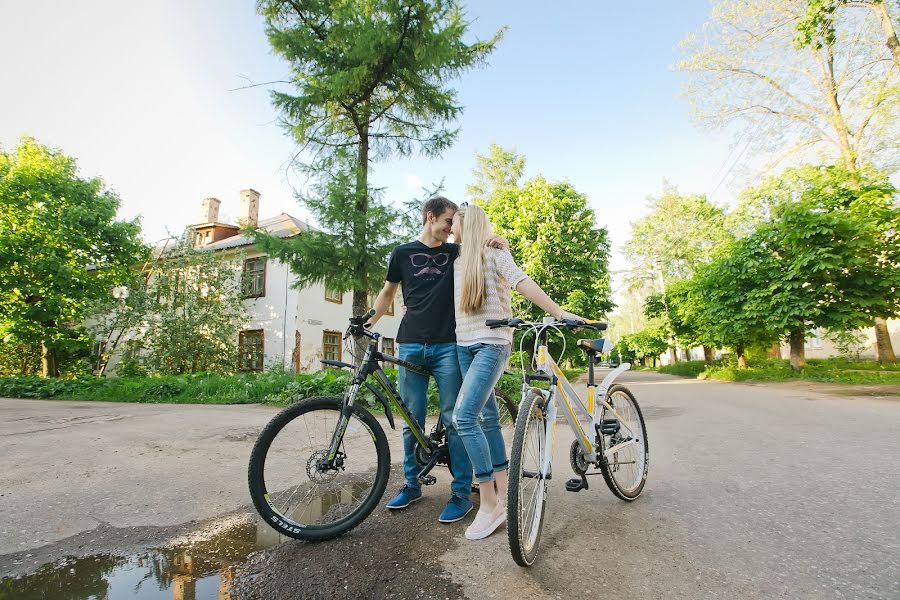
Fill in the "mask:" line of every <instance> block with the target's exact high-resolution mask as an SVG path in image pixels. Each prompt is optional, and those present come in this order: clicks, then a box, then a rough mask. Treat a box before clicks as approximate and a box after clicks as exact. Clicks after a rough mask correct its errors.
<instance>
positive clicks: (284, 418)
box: [247, 396, 391, 541]
mask: <svg viewBox="0 0 900 600" xmlns="http://www.w3.org/2000/svg"><path fill="white" fill-rule="evenodd" d="M342 405H343V402H342V400H341V398H338V397H336V396H321V397H315V398H310V399H308V400H303V401H301V402H298V403H297V404H294V405H293V406H290V407H288V408H286V409H284V410H283V411H281V412H280V413H278V414H277V415H276V416H275V417H274V418H273V419H272V420H271V421H270V422H269V424H268V425H266V427H265V428H264V429H263V431H262V433H260V435H259V438H258V439H257V440H256V444H255V445H254V446H253V451H252V452H251V454H250V465H249V467H248V471H247V479H248V482H249V485H250V496H251V497H252V498H253V504H254V506H256V510H257V511H258V512H259V514H260V515H262V517H263V519H264V520H265V521H266V523H268V524H269V525H270V526H271V527H272V528H273V529H275V530H276V531H278V532H279V533H281V534H284V535H286V536H288V537H292V538H296V539H299V540H307V541H312V540H327V539H331V538H334V537H337V536H339V535H342V534H344V533H346V532H348V531H350V530H351V529H353V528H354V527H356V526H357V525H359V524H360V523H361V522H362V521H363V519H365V518H366V517H367V516H369V513H371V512H372V510H373V509H374V508H375V506H376V504H377V503H378V501H379V500H380V499H381V496H382V494H384V489H385V486H386V485H387V480H388V477H389V475H390V469H391V457H390V448H389V446H388V442H387V438H386V437H385V435H384V430H383V429H382V427H381V425H380V424H379V423H378V421H377V420H376V419H375V417H373V416H372V415H371V413H369V412H368V411H366V410H365V409H363V408H361V407H359V406H353V408H352V411H351V416H350V419H349V421H348V423H347V427H346V430H345V432H344V436H343V440H342V442H341V444H340V445H339V447H338V453H337V455H336V457H335V460H334V461H333V463H330V464H329V463H328V462H327V461H326V459H327V458H328V456H327V455H328V448H329V445H330V442H331V438H332V436H333V434H334V432H335V431H336V430H337V428H338V426H339V424H340V421H341V408H342Z"/></svg>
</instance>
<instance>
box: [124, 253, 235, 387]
mask: <svg viewBox="0 0 900 600" xmlns="http://www.w3.org/2000/svg"><path fill="white" fill-rule="evenodd" d="M241 265H242V261H241V260H240V256H224V255H222V254H220V253H213V252H208V251H203V250H192V249H190V247H189V246H188V245H187V244H184V245H182V247H181V248H180V249H179V250H178V251H176V252H173V253H171V254H170V255H168V256H165V257H162V258H161V259H160V262H159V264H158V266H157V268H155V269H154V271H153V273H152V275H151V277H150V279H149V281H148V283H147V285H146V288H145V289H144V290H141V289H138V290H135V296H137V297H139V298H142V299H143V300H139V301H138V302H136V303H135V305H134V306H135V308H134V310H135V311H139V312H141V313H142V319H141V321H140V323H139V324H137V326H136V327H137V331H138V332H139V333H140V336H139V339H140V342H139V343H140V347H141V352H140V354H139V359H138V360H139V362H140V363H141V364H142V365H143V366H145V367H146V368H147V370H149V371H151V372H154V373H160V374H165V375H177V374H182V373H197V372H202V371H209V372H219V373H233V372H234V371H235V370H237V367H238V336H237V332H238V330H239V329H240V328H241V327H242V325H243V324H244V323H245V322H246V320H247V313H246V308H245V307H244V303H243V297H244V296H243V291H242V287H241V275H240V273H241V271H240V267H241ZM127 337H132V338H134V337H135V336H134V335H130V336H127Z"/></svg>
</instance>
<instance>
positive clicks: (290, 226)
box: [153, 213, 313, 259]
mask: <svg viewBox="0 0 900 600" xmlns="http://www.w3.org/2000/svg"><path fill="white" fill-rule="evenodd" d="M193 227H196V225H194V226H193ZM257 229H259V230H260V231H263V232H265V233H268V234H269V235H273V236H275V237H279V238H289V237H293V236H295V235H297V234H298V233H300V232H301V231H308V230H310V229H313V227H311V226H310V225H309V224H307V223H304V222H303V221H301V220H300V219H298V218H296V217H292V216H291V215H289V214H287V213H281V214H279V215H277V216H274V217H270V218H268V219H262V220H261V221H259V223H258V225H257ZM253 243H254V241H253V238H252V237H251V236H249V235H244V234H238V235H233V236H231V237H227V238H225V239H224V240H219V241H218V242H212V243H211V244H206V245H204V246H200V247H198V248H197V250H204V251H205V250H210V251H213V252H214V251H216V250H227V249H229V248H240V247H241V246H250V245H252V244H253ZM176 248H177V244H173V243H172V242H171V240H170V241H168V242H160V243H159V244H157V245H156V248H154V249H153V258H154V259H157V258H159V257H160V256H162V255H163V254H168V253H169V252H173V251H174V250H175V249H176Z"/></svg>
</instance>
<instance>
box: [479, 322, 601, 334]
mask: <svg viewBox="0 0 900 600" xmlns="http://www.w3.org/2000/svg"><path fill="white" fill-rule="evenodd" d="M484 324H485V325H486V326H488V327H490V328H491V329H496V328H497V327H512V328H514V329H518V328H519V327H568V328H570V329H593V330H595V331H603V330H604V329H606V328H607V326H608V325H607V324H606V323H602V322H600V321H578V320H575V319H562V320H554V321H550V322H549V323H545V322H540V323H534V322H530V321H524V320H522V319H488V320H487V321H485V322H484Z"/></svg>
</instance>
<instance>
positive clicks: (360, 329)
mask: <svg viewBox="0 0 900 600" xmlns="http://www.w3.org/2000/svg"><path fill="white" fill-rule="evenodd" d="M374 316H375V309H374V308H373V309H371V310H370V311H369V312H367V313H366V314H364V315H357V316H355V317H350V326H349V327H348V328H347V333H345V334H344V339H345V340H346V339H347V336H350V335H352V336H360V335H364V336H366V337H368V338H372V339H373V340H374V339H377V338H378V337H380V336H379V335H378V334H377V333H373V332H371V331H369V330H368V329H366V328H365V325H366V322H367V321H368V320H369V319H371V318H372V317H374Z"/></svg>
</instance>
